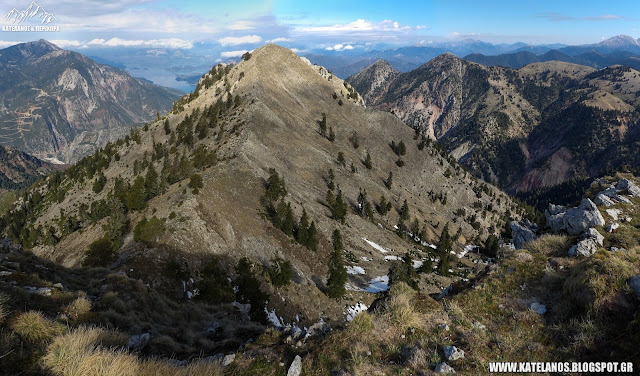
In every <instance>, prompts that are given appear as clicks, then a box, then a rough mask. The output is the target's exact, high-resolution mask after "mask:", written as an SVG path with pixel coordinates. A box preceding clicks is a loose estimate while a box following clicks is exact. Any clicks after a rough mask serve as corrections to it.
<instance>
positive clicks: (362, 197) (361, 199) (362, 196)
mask: <svg viewBox="0 0 640 376" xmlns="http://www.w3.org/2000/svg"><path fill="white" fill-rule="evenodd" d="M357 202H358V210H359V211H360V216H361V217H364V216H365V212H364V205H365V203H366V202H367V190H366V189H365V190H364V191H363V190H362V189H361V190H360V192H359V193H358V200H357Z"/></svg>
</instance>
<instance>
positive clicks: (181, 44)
mask: <svg viewBox="0 0 640 376" xmlns="http://www.w3.org/2000/svg"><path fill="white" fill-rule="evenodd" d="M100 42H102V43H100ZM91 43H93V44H92V45H94V46H105V47H151V48H183V49H190V48H193V42H191V41H187V40H184V39H180V38H167V39H151V40H141V39H138V40H130V39H121V38H111V39H109V40H108V41H106V42H105V41H104V39H94V40H92V41H91V42H89V44H91Z"/></svg>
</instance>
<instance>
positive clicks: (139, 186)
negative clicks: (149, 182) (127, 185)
mask: <svg viewBox="0 0 640 376" xmlns="http://www.w3.org/2000/svg"><path fill="white" fill-rule="evenodd" d="M144 185H145V184H144V179H143V178H142V176H138V177H137V178H136V180H135V182H134V183H133V185H132V186H131V189H130V190H129V193H128V194H127V209H129V210H138V211H140V210H142V209H144V208H146V207H147V201H146V193H145V190H144Z"/></svg>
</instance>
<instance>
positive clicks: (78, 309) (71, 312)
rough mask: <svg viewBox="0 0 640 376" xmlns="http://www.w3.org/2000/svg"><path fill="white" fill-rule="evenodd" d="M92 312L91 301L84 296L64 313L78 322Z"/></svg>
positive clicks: (71, 304)
mask: <svg viewBox="0 0 640 376" xmlns="http://www.w3.org/2000/svg"><path fill="white" fill-rule="evenodd" d="M90 311H91V301H90V300H89V299H87V298H86V297H84V296H81V297H78V298H77V299H75V300H74V301H73V302H71V303H70V304H69V305H67V306H66V307H65V308H64V310H63V312H64V313H65V314H66V315H67V317H69V318H70V319H71V320H77V319H79V318H82V317H83V316H85V315H86V314H87V313H89V312H90Z"/></svg>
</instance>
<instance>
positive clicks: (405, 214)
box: [400, 200, 409, 221]
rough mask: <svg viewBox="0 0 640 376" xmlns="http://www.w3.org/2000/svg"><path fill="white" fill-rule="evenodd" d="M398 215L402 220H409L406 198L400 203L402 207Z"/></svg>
mask: <svg viewBox="0 0 640 376" xmlns="http://www.w3.org/2000/svg"><path fill="white" fill-rule="evenodd" d="M400 216H401V217H402V219H403V220H405V221H406V220H409V204H407V200H404V203H403V204H402V208H401V209H400Z"/></svg>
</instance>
